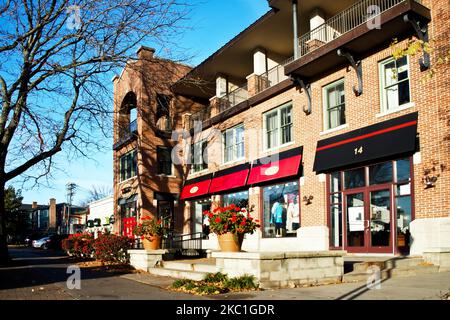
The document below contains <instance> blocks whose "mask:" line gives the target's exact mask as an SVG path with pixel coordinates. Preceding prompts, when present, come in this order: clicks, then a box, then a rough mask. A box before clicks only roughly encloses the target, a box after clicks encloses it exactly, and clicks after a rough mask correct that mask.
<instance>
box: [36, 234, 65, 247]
mask: <svg viewBox="0 0 450 320" xmlns="http://www.w3.org/2000/svg"><path fill="white" fill-rule="evenodd" d="M65 238H66V236H65V235H59V234H51V235H48V236H46V237H43V238H41V239H37V240H33V242H32V246H33V248H39V249H44V250H47V249H56V250H58V249H61V242H62V240H63V239H65Z"/></svg>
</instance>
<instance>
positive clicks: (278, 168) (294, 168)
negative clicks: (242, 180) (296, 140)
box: [247, 147, 303, 185]
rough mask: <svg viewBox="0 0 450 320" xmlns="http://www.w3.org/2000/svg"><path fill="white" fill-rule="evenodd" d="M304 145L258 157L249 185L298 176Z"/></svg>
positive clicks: (249, 178)
mask: <svg viewBox="0 0 450 320" xmlns="http://www.w3.org/2000/svg"><path fill="white" fill-rule="evenodd" d="M302 152H303V147H299V148H295V149H291V150H287V151H285V152H282V153H279V154H275V155H272V156H270V157H265V158H262V159H258V160H256V161H255V162H254V163H253V166H252V169H251V171H250V176H249V177H248V181H247V185H253V184H258V183H263V182H266V181H272V180H278V179H283V178H287V177H291V176H297V175H298V174H299V170H300V164H301V160H302Z"/></svg>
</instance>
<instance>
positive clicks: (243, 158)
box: [219, 157, 245, 168]
mask: <svg viewBox="0 0 450 320" xmlns="http://www.w3.org/2000/svg"><path fill="white" fill-rule="evenodd" d="M237 162H245V157H241V158H239V159H235V160H231V161H228V162H224V163H222V164H221V165H219V168H223V167H227V166H229V165H232V164H235V163H237Z"/></svg>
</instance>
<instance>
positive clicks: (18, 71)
mask: <svg viewBox="0 0 450 320" xmlns="http://www.w3.org/2000/svg"><path fill="white" fill-rule="evenodd" d="M75 4H76V5H75ZM188 9H189V8H188V6H187V5H186V4H183V3H180V2H178V1H174V0H77V1H73V2H72V1H69V0H9V1H2V4H0V102H1V104H2V110H1V114H0V198H1V201H0V263H1V262H5V261H6V260H7V256H8V250H7V245H6V234H5V222H4V211H5V207H4V200H3V199H4V189H5V184H6V183H7V182H8V181H10V180H11V179H13V178H16V177H18V176H21V177H26V178H27V179H34V180H36V181H37V180H38V179H39V178H41V177H45V176H46V175H47V174H48V173H49V172H50V168H51V166H52V162H53V160H54V156H55V155H56V154H57V153H58V152H60V151H61V150H62V149H63V148H64V150H70V152H74V153H75V154H77V155H79V154H81V155H88V153H89V150H91V148H98V147H99V141H98V140H99V139H98V134H96V132H98V131H99V130H100V131H101V132H102V133H103V134H105V135H106V134H109V133H110V132H111V123H112V121H111V115H112V114H111V113H112V102H111V96H112V94H111V90H109V88H108V86H109V85H110V79H111V76H112V73H111V72H113V71H115V70H118V69H117V68H121V67H123V66H124V64H125V63H126V62H127V61H128V59H129V57H130V56H131V54H132V53H133V51H132V50H135V49H136V47H137V44H139V43H143V42H145V43H151V44H152V45H155V46H158V47H162V48H164V47H165V46H168V45H169V46H172V45H173V44H174V43H173V41H174V40H173V39H175V38H174V37H177V36H179V34H180V28H183V27H184V26H183V24H184V20H185V19H186V17H187V14H188ZM165 52H166V55H167V53H168V51H165ZM170 58H172V59H173V58H174V57H170ZM31 168H32V170H31V171H32V172H33V174H32V175H31V174H29V173H30V169H31Z"/></svg>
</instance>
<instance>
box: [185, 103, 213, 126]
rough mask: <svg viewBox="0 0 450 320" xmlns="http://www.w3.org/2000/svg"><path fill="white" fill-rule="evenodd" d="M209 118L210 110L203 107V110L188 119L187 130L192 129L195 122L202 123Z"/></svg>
mask: <svg viewBox="0 0 450 320" xmlns="http://www.w3.org/2000/svg"><path fill="white" fill-rule="evenodd" d="M210 117H211V108H210V107H205V108H204V109H202V110H200V111H197V112H195V113H193V114H191V116H190V117H189V124H188V126H189V128H188V129H189V130H190V129H192V128H194V124H195V122H199V121H200V122H203V121H205V120H207V119H209V118H210Z"/></svg>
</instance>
